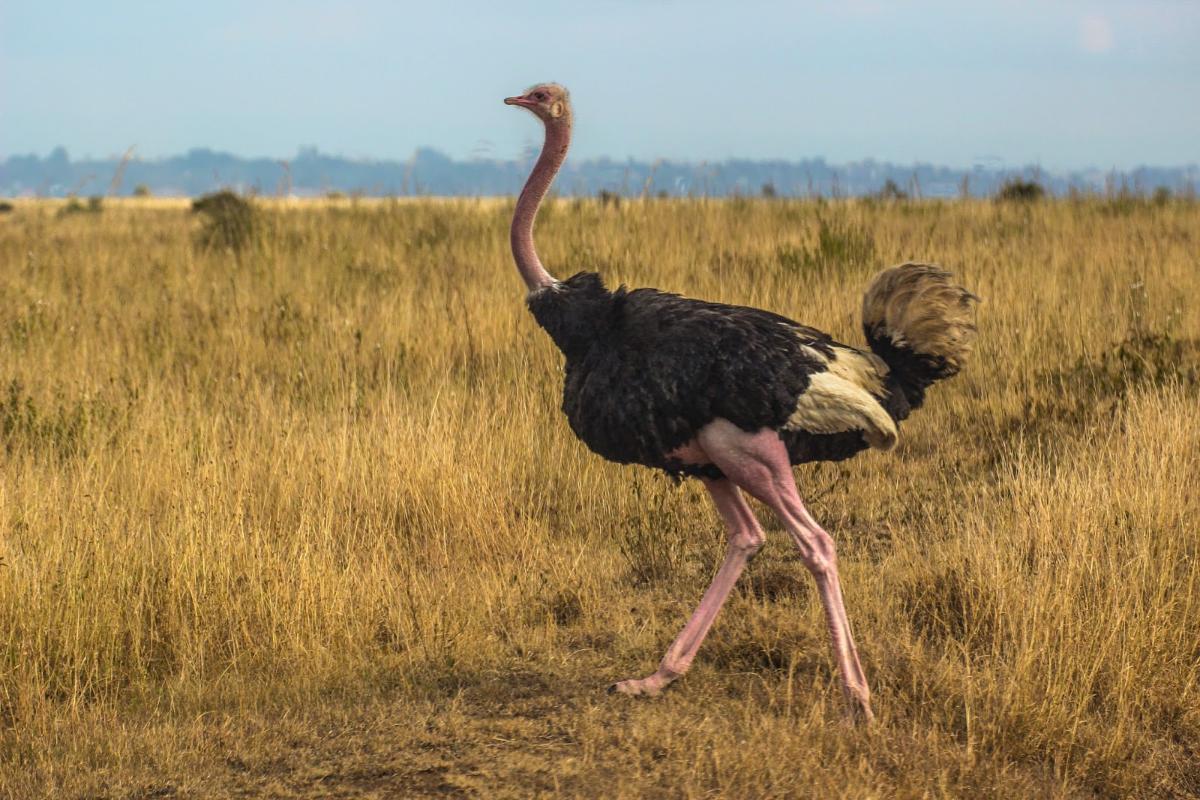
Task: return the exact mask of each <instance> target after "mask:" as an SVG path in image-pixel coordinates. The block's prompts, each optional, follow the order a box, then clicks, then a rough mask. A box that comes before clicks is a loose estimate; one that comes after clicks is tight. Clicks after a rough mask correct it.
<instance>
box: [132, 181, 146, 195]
mask: <svg viewBox="0 0 1200 800" xmlns="http://www.w3.org/2000/svg"><path fill="white" fill-rule="evenodd" d="M133 196H134V197H149V196H150V187H149V186H147V185H146V184H144V183H139V184H138V185H137V186H135V187H133Z"/></svg>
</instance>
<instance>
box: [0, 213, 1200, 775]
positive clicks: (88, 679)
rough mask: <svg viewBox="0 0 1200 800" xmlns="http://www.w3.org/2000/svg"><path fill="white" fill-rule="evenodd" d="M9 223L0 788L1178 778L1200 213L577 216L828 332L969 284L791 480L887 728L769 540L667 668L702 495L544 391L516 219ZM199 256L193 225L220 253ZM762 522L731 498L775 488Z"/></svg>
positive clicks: (640, 274)
mask: <svg viewBox="0 0 1200 800" xmlns="http://www.w3.org/2000/svg"><path fill="white" fill-rule="evenodd" d="M259 210H260V214H259V219H258V221H257V227H256V228H255V229H254V230H253V231H252V232H251V233H252V235H251V236H250V238H249V239H248V241H247V243H246V245H245V247H244V248H243V249H242V250H241V251H240V252H234V251H232V250H230V249H228V248H225V247H222V246H221V245H220V242H219V241H216V242H214V241H211V237H206V236H205V234H204V233H203V231H202V230H201V228H202V225H203V223H202V221H201V220H200V219H198V218H196V217H195V216H194V215H192V214H190V213H189V212H188V210H187V208H186V205H183V204H171V203H155V202H147V203H141V204H139V203H134V202H125V203H114V202H107V203H105V205H104V207H103V209H102V210H101V211H99V212H95V213H92V212H89V213H84V212H80V213H68V214H57V213H56V211H55V207H54V206H53V205H52V204H50V203H18V204H17V208H16V210H15V211H13V212H12V213H10V214H7V215H5V216H4V217H3V218H0V370H2V372H0V379H2V385H0V435H2V439H0V464H2V471H0V537H2V538H0V559H2V560H0V642H2V643H3V646H2V649H0V726H2V728H0V795H3V796H7V797H14V798H16V797H19V798H30V797H42V796H53V797H96V798H99V797H105V798H151V797H180V798H184V797H229V796H244V797H251V796H270V797H350V796H376V797H421V796H445V797H455V796H464V797H471V796H478V797H529V796H580V797H611V798H624V797H629V798H632V797H787V796H794V797H835V796H845V797H983V796H987V797H1009V798H1030V797H1096V796H1100V797H1191V796H1195V795H1196V794H1198V793H1200V563H1198V561H1197V559H1198V557H1200V534H1198V529H1200V523H1198V522H1197V520H1198V519H1200V489H1198V488H1197V480H1198V478H1197V476H1198V475H1200V418H1198V416H1197V411H1198V403H1200V344H1198V343H1200V309H1198V308H1197V303H1196V299H1197V298H1200V261H1198V257H1197V253H1200V206H1198V205H1197V204H1196V203H1195V202H1194V201H1187V200H1173V201H1169V202H1165V203H1157V204H1155V203H1147V202H1140V201H1135V200H1130V199H1127V198H1116V199H1112V200H1104V199H1093V200H1080V201H1066V200H1063V201H1055V202H1041V203H1034V204H1025V205H1021V204H998V203H994V202H984V201H974V202H971V201H964V202H950V203H943V202H932V201H926V202H898V203H873V202H870V201H852V200H846V201H835V202H817V201H805V202H800V201H795V202H793V201H747V200H741V201H738V200H731V201H700V200H697V201H656V200H650V201H645V202H642V201H627V202H624V203H620V204H613V203H609V204H601V203H599V202H595V201H582V202H579V201H569V200H562V201H558V202H556V203H555V204H553V205H552V206H551V207H550V208H549V209H547V211H546V212H545V213H544V216H543V218H542V219H541V222H540V225H539V237H538V238H539V243H540V247H541V250H542V253H543V257H544V260H545V261H546V263H547V264H548V265H549V266H550V268H551V270H552V271H554V272H556V273H557V274H559V275H560V276H566V275H569V274H570V273H572V272H574V271H577V270H580V269H599V270H601V271H602V272H604V273H605V274H606V276H607V277H608V279H609V281H610V283H611V284H614V285H615V284H616V283H618V282H626V283H629V284H631V285H657V286H660V287H664V288H670V289H673V290H678V291H682V292H685V293H687V294H689V295H692V296H698V297H705V298H711V299H719V300H724V301H729V302H736V303H748V304H753V305H758V306H763V307H766V308H769V309H773V310H775V311H779V312H781V313H784V314H787V315H789V316H792V317H795V318H798V319H800V320H802V321H804V322H806V323H809V324H813V325H817V326H820V327H822V328H825V329H827V330H829V331H831V332H832V333H834V334H835V335H836V336H837V337H838V338H840V339H841V340H843V341H847V342H850V343H860V342H861V341H862V338H861V333H860V332H859V330H858V307H859V303H860V298H861V292H862V290H863V288H864V287H865V285H866V283H867V281H868V279H869V277H870V276H871V275H872V274H873V272H874V271H876V270H877V269H879V268H880V267H882V266H885V265H887V264H890V263H895V262H899V261H902V260H905V259H910V258H917V259H924V260H933V261H937V262H940V263H942V264H944V265H946V266H947V267H949V268H951V269H953V270H954V271H955V273H956V274H957V275H958V276H959V277H960V278H961V280H962V281H963V282H964V283H965V284H966V285H967V286H969V287H971V288H972V289H974V290H975V291H976V292H977V293H978V294H979V295H980V296H981V297H983V298H984V303H983V304H982V305H981V307H980V310H979V332H980V335H979V341H978V346H977V352H976V357H975V359H974V361H973V363H972V364H971V366H970V367H969V369H967V371H966V372H965V373H964V374H963V375H961V376H960V377H958V378H956V379H954V380H953V381H950V382H949V383H946V384H942V385H940V386H938V387H937V388H936V389H935V390H934V391H933V392H932V394H931V397H930V401H929V403H928V404H927V406H926V407H925V408H924V409H923V410H922V411H920V412H919V413H918V414H916V415H915V416H914V417H913V418H912V419H911V420H910V421H909V422H908V423H906V424H905V425H904V426H903V428H902V431H901V444H900V446H899V447H898V448H897V450H895V451H894V452H892V453H888V454H880V453H867V454H864V455H862V456H860V457H858V458H856V459H854V460H853V461H850V462H846V463H844V464H841V465H825V466H810V467H803V468H800V469H798V470H797V478H798V482H799V485H800V487H801V492H802V494H803V495H804V496H805V497H806V499H807V500H808V502H809V505H810V507H811V508H812V509H813V511H814V513H815V514H816V515H817V517H818V519H820V520H822V521H823V522H824V523H825V524H826V527H827V528H828V529H829V530H830V531H831V532H832V533H833V534H834V536H835V538H836V539H837V541H838V543H839V548H840V549H839V552H840V558H841V569H842V572H843V583H844V586H845V589H846V594H847V606H848V609H849V614H850V619H851V623H852V624H853V626H854V628H855V632H856V636H857V639H858V642H859V646H860V649H861V651H862V655H863V662H864V666H865V668H866V670H867V674H868V676H869V678H870V680H871V684H872V690H873V697H874V703H875V710H876V712H877V714H878V716H879V721H878V724H877V725H875V726H873V727H870V728H851V727H848V726H846V725H845V724H843V721H842V705H841V696H840V692H839V690H838V687H837V683H836V677H835V675H834V674H833V671H832V663H831V659H830V657H829V653H828V647H827V642H826V637H825V631H824V625H823V621H822V615H821V610H820V604H819V602H818V599H817V597H816V593H815V592H814V591H813V588H812V586H811V580H810V579H809V577H808V575H807V574H806V572H805V571H804V569H803V566H802V564H801V563H800V561H799V560H798V558H797V557H796V555H795V553H794V550H793V547H792V545H791V544H790V542H788V541H787V539H786V537H785V536H783V535H781V534H780V530H779V528H778V526H777V525H775V524H774V523H773V521H772V523H771V525H770V528H769V529H770V530H771V531H772V533H771V541H770V542H769V543H768V546H767V547H766V548H765V549H764V551H763V552H762V553H761V554H760V555H759V557H758V558H757V559H756V560H755V562H754V563H753V564H752V565H751V566H750V568H749V570H748V571H747V574H746V575H745V577H744V578H743V581H742V583H741V585H740V587H739V589H738V591H737V592H736V593H735V595H734V596H733V597H732V598H731V601H730V604H729V606H728V607H727V608H726V609H725V611H724V613H723V614H722V616H721V617H720V619H718V621H717V624H716V626H715V628H714V630H713V633H712V635H711V636H710V638H709V640H708V642H707V643H706V644H705V645H704V647H703V648H702V650H701V651H700V655H699V657H698V659H697V663H696V665H695V667H694V669H693V671H692V672H691V673H690V674H689V675H688V676H687V677H686V678H685V679H684V680H682V681H681V682H680V683H679V684H678V685H677V686H676V687H674V688H673V689H672V690H671V691H669V692H668V693H667V694H666V695H665V696H663V697H662V698H660V699H658V700H652V701H639V700H635V699H630V698H626V697H620V696H609V695H606V694H605V693H604V688H605V686H606V685H607V684H608V683H610V682H612V681H614V680H617V679H620V678H625V677H631V676H640V675H643V674H646V673H647V672H649V671H650V670H652V669H653V668H654V666H655V665H656V663H657V661H658V659H659V657H660V656H661V655H662V653H663V651H664V648H665V647H666V645H667V644H668V642H669V641H670V640H671V638H672V637H673V636H674V634H675V633H676V631H677V630H678V628H679V627H680V626H681V625H682V623H683V622H684V620H685V619H686V617H687V615H688V614H689V613H690V612H691V610H692V608H693V607H694V605H695V603H696V602H697V601H698V599H699V597H700V595H701V593H702V592H703V590H704V587H705V585H706V584H707V582H708V580H709V578H710V577H711V575H712V573H713V571H714V570H715V567H716V565H717V564H718V563H719V560H720V558H721V555H722V553H723V542H722V531H721V525H720V523H719V521H718V519H717V517H716V515H715V513H714V511H713V510H712V509H711V507H710V506H709V504H708V503H707V501H706V499H705V498H704V496H703V492H702V490H701V488H700V487H699V486H698V485H694V484H692V483H684V484H682V485H675V484H673V483H672V482H671V481H669V480H668V479H666V478H664V477H661V476H659V475H657V474H653V473H651V472H649V471H647V470H643V469H640V468H633V467H618V466H615V465H611V464H607V463H605V462H603V461H601V460H600V459H598V458H596V457H593V456H592V455H591V454H589V453H588V452H587V451H586V450H585V449H584V447H583V446H582V445H581V444H579V443H578V442H577V441H576V440H575V439H574V437H573V436H572V435H571V434H570V431H569V430H568V428H567V425H566V422H565V420H564V419H563V418H562V416H561V415H560V414H559V412H558V404H559V392H560V371H561V370H560V361H559V356H558V354H557V353H556V351H555V350H554V349H553V347H552V345H551V343H550V342H549V340H548V339H547V338H546V337H545V336H544V335H543V334H542V333H541V332H540V331H539V330H538V329H537V328H536V327H535V325H534V323H533V321H532V319H531V318H530V317H529V316H528V314H527V313H526V312H525V310H524V308H523V305H522V290H521V287H520V283H519V280H518V278H517V276H516V274H515V271H514V269H513V267H512V265H511V262H510V258H509V254H508V251H507V236H506V233H507V223H508V217H509V214H510V212H511V203H510V202H503V201H454V202H451V201H445V202H442V201H413V202H383V203H366V202H358V203H356V202H349V201H347V202H342V203H311V204H292V205H285V204H278V205H274V204H271V203H266V202H263V203H260V209H259ZM206 242H207V243H206ZM760 511H761V508H760Z"/></svg>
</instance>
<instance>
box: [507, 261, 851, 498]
mask: <svg viewBox="0 0 1200 800" xmlns="http://www.w3.org/2000/svg"><path fill="white" fill-rule="evenodd" d="M529 309H530V311H532V312H533V315H534V318H535V319H536V320H537V321H538V324H540V325H541V326H542V327H543V328H545V329H546V331H547V333H549V334H550V337H551V338H552V339H553V340H554V342H555V344H556V345H558V348H559V349H560V350H561V351H562V352H563V355H564V356H565V357H566V377H565V382H564V387H563V411H564V412H565V413H566V415H567V420H568V422H569V423H570V425H571V429H572V430H573V431H574V432H575V434H576V435H577V436H578V437H579V438H580V439H581V440H583V442H584V443H585V444H586V445H587V446H588V447H589V448H591V449H592V450H593V451H594V452H596V453H598V454H599V455H601V456H603V457H604V458H607V459H609V460H610V461H615V462H618V463H622V464H628V463H637V464H645V465H647V466H651V467H657V468H660V469H663V470H666V471H667V472H668V473H671V474H673V475H701V476H705V477H716V476H718V475H719V472H718V471H716V469H715V468H714V467H711V466H708V467H697V466H694V465H685V464H683V463H681V462H679V461H678V460H673V459H669V458H668V457H667V454H668V453H670V452H671V451H673V450H675V449H676V448H678V447H680V446H681V445H683V444H685V443H687V442H689V441H691V440H692V439H694V438H695V436H696V434H697V433H698V432H699V431H700V429H701V428H703V427H704V426H705V425H707V424H708V423H710V422H712V421H713V420H714V419H717V418H724V419H727V420H729V421H730V422H732V423H734V424H735V425H737V426H738V427H740V428H742V429H743V430H746V431H750V432H753V431H758V430H761V429H763V428H772V429H775V430H780V429H781V428H782V427H783V425H784V423H785V422H786V421H787V419H788V417H789V416H791V414H792V412H793V411H794V410H795V407H796V401H797V399H798V398H799V397H800V395H801V394H802V393H803V392H804V391H805V389H807V388H808V385H809V376H811V375H812V374H814V373H817V372H822V371H824V370H825V369H826V366H825V364H824V363H822V361H821V360H820V359H818V358H816V357H814V356H813V354H812V352H806V350H805V346H807V347H809V348H812V349H813V350H816V351H817V352H818V353H820V354H821V355H823V356H826V357H831V356H832V355H833V348H834V347H835V346H838V345H837V343H836V342H834V341H833V340H832V339H831V338H830V337H829V335H828V334H825V333H822V332H821V331H818V330H816V329H814V328H809V327H807V326H804V325H800V324H799V323H796V322H794V321H792V320H790V319H788V318H786V317H782V316H780V315H778V314H773V313H771V312H769V311H762V310H760V309H755V308H747V307H743V306H732V305H725V304H721V303H709V302H705V301H701V300H692V299H688V298H684V297H680V296H678V295H675V294H668V293H666V292H660V291H658V290H655V289H637V290H634V291H627V290H626V289H625V288H624V287H621V288H619V289H617V290H616V291H615V292H612V291H609V290H608V289H606V288H605V287H604V283H603V281H602V280H601V279H600V276H598V275H596V274H595V273H580V274H578V275H575V276H573V277H571V278H569V279H568V280H566V281H563V282H561V283H558V284H556V285H554V286H552V287H549V288H546V289H543V290H540V291H538V292H536V293H534V294H532V295H531V296H530V298H529ZM781 437H782V438H783V439H784V441H785V442H786V443H787V445H788V451H789V453H790V454H791V457H792V461H793V463H800V462H802V461H813V460H840V459H842V458H848V457H849V456H851V455H853V454H854V453H856V452H858V451H859V450H861V449H863V448H864V447H866V446H867V445H866V442H865V441H864V440H863V437H862V435H861V434H860V433H858V432H856V431H855V432H850V433H845V434H840V433H839V434H812V433H806V432H804V431H785V432H782V433H781Z"/></svg>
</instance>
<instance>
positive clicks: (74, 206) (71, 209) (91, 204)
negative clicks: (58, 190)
mask: <svg viewBox="0 0 1200 800" xmlns="http://www.w3.org/2000/svg"><path fill="white" fill-rule="evenodd" d="M103 210H104V198H103V197H101V196H100V195H92V196H91V197H89V198H88V200H87V204H86V205H85V204H83V203H81V202H79V198H78V197H76V196H75V195H71V197H70V198H69V199H68V200H67V204H66V205H65V206H63V207H62V208H60V209H59V210H58V216H60V217H69V216H71V215H72V214H99V213H100V212H102V211H103Z"/></svg>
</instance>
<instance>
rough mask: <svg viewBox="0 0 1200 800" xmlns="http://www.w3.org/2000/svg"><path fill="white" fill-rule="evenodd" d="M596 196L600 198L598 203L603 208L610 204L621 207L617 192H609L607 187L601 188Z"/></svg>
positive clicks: (619, 196)
mask: <svg viewBox="0 0 1200 800" xmlns="http://www.w3.org/2000/svg"><path fill="white" fill-rule="evenodd" d="M596 197H598V198H599V199H600V205H601V206H603V207H605V208H607V207H608V206H612V207H613V208H620V207H621V195H619V194H617V193H616V192H611V191H609V190H608V189H601V190H600V192H599V194H597V195H596Z"/></svg>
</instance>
